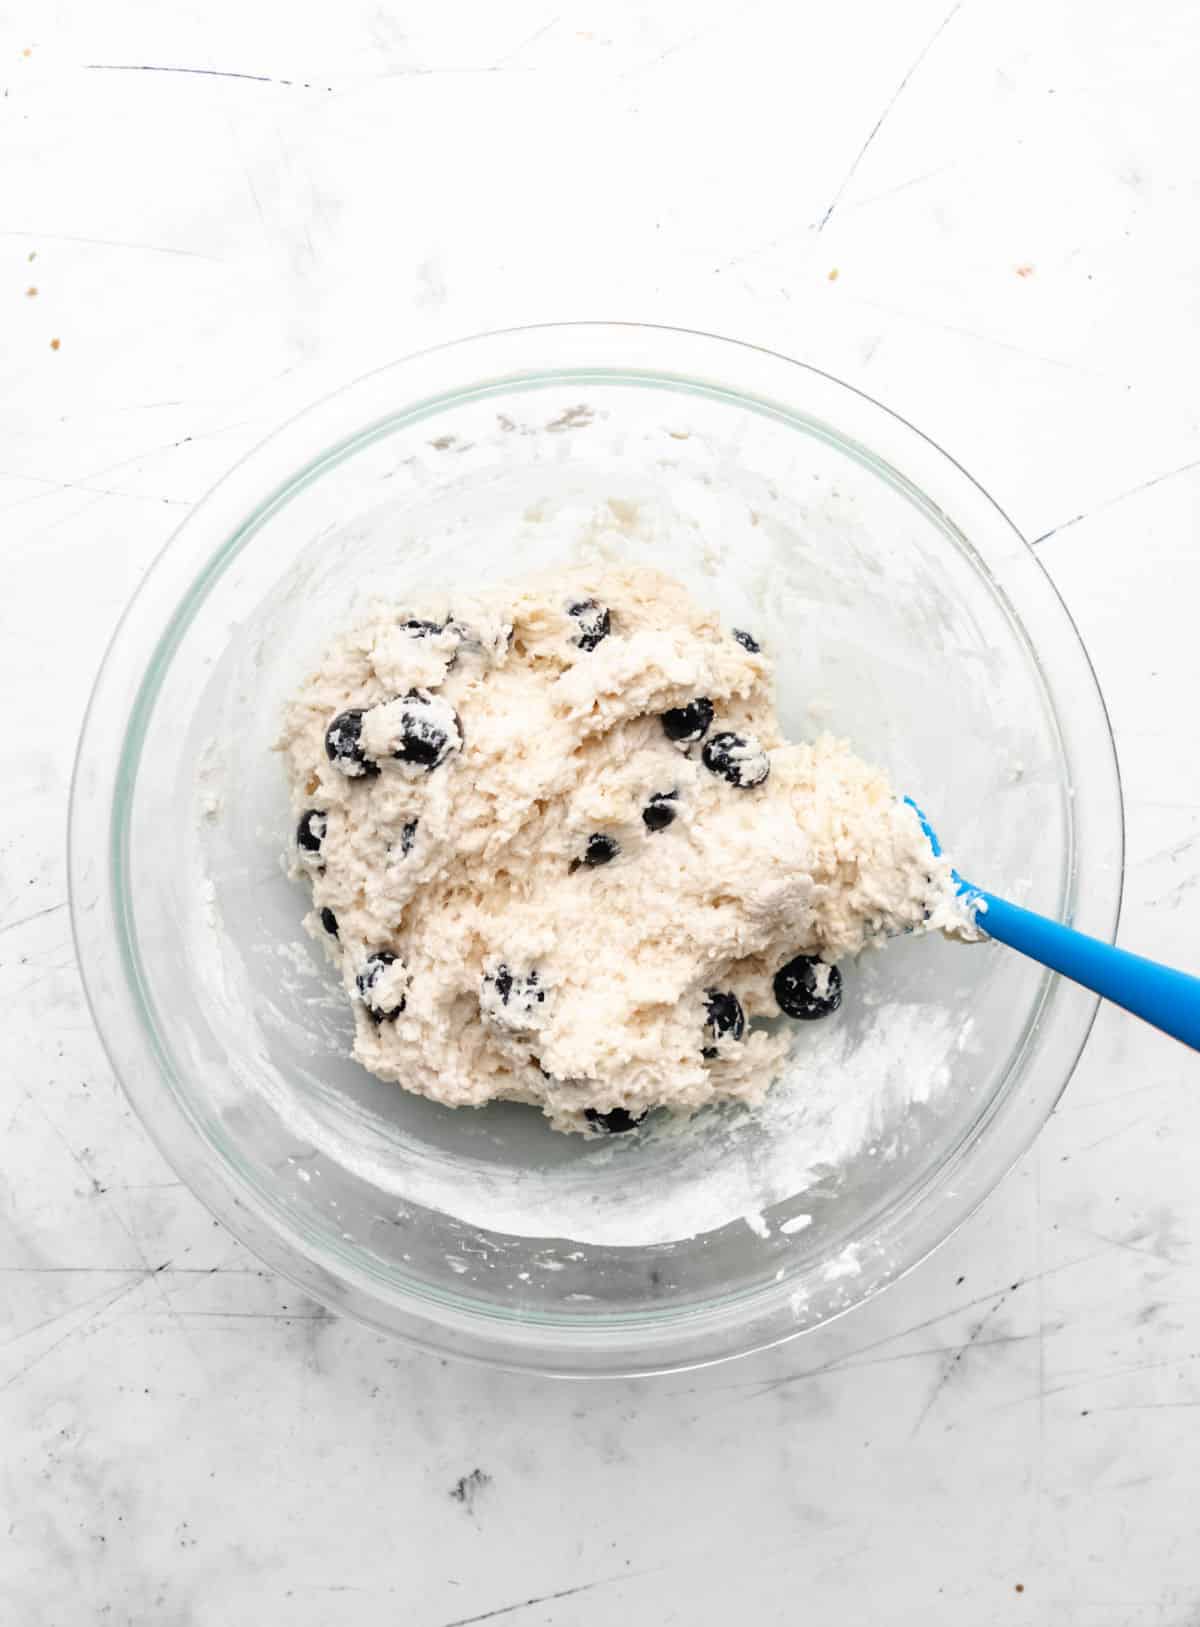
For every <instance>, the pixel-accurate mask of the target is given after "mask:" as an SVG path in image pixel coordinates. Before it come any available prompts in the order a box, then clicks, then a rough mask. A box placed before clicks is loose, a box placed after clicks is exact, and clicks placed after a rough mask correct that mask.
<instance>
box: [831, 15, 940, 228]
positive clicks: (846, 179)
mask: <svg viewBox="0 0 1200 1627" xmlns="http://www.w3.org/2000/svg"><path fill="white" fill-rule="evenodd" d="M962 6H963V0H955V4H954V5H953V6H951V8H950V10H949V11H948V12H947V13H946V15H945V16H944V17H943V18H942V20H941V22H940V23H939V24H938V26H937V27H936V28H935V29H934V31H933V33H932V34H931V35H930V37H929V38H928V40H926V42H925V44H924V45H923V46H922V48H921V50H920V51H919V52H918V54H917V56H916V58H915V59H914V61H913V62H912V64H911V66H910V67H909V69H908V72H907V73H906V74H905V75H904V78H903V79H902V80H901V81H900V83H899V84H898V85H897V86H896V88H895V90H894V91H893V92H892V95H891V98H890V99H889V101H888V102H887V103H886V104H885V106H884V109H883V112H882V113H881V114H880V115H879V117H878V118H877V119H876V120H875V123H874V124H873V125H872V127H871V131H870V134H869V135H868V136H867V139H866V140H865V141H864V142H863V144H862V146H861V147H860V148H859V149H858V152H857V154H856V155H855V158H854V162H853V163H852V164H851V165H850V168H849V169H848V170H847V171H846V173H845V175H844V176H843V177H842V184H841V185H840V186H839V187H838V189H837V191H836V192H835V193H834V195H833V198H832V199H831V201H830V204H829V207H828V209H826V211H825V213H824V214H823V215H822V216H821V219H820V221H819V223H818V225H817V236H818V237H819V236H820V235H821V233H822V232H823V231H824V230H825V228H826V226H828V224H829V221H830V218H831V216H832V215H833V211H834V210H835V209H836V208H837V206H838V204H839V203H841V201H842V198H843V197H844V196H845V193H846V188H847V187H848V186H849V185H850V183H851V181H852V180H853V179H854V176H855V173H856V172H857V170H858V166H859V165H860V164H861V163H862V161H863V159H864V158H865V157H866V156H867V153H868V151H869V150H870V147H871V144H872V142H873V141H874V140H875V138H876V136H877V135H878V134H879V132H880V131H881V130H882V129H883V127H884V125H885V124H886V122H887V118H888V115H889V113H891V111H892V109H893V108H894V107H895V105H896V103H897V102H898V101H899V100H900V98H901V96H903V95H904V92H905V91H906V90H907V89H908V86H909V82H910V80H911V79H912V77H913V75H914V74H915V73H916V71H917V69H918V68H919V67H920V66H921V64H922V62H924V60H925V58H926V57H927V56H928V55H929V53H930V51H932V50H933V48H934V46H935V45H936V44H937V42H938V40H940V39H941V37H942V35H943V34H944V33H945V31H946V29H947V28H949V26H950V24H951V23H952V22H953V21H954V19H955V17H956V16H957V15H958V13H959V12H960V11H961V10H962Z"/></svg>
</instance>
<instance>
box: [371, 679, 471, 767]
mask: <svg viewBox="0 0 1200 1627" xmlns="http://www.w3.org/2000/svg"><path fill="white" fill-rule="evenodd" d="M389 717H390V718H391V719H392V720H393V725H394V726H393V727H392V729H391V734H390V738H389V740H388V749H389V752H390V755H391V756H392V758H393V759H394V760H395V761H396V762H398V763H402V764H403V765H404V767H405V768H415V769H417V770H418V771H419V772H420V773H423V774H432V773H433V771H434V769H435V768H440V767H441V766H442V764H443V763H444V762H445V761H446V759H447V757H450V756H452V755H453V754H454V752H456V751H458V750H460V749H461V747H462V725H461V724H460V722H459V720H458V713H457V712H456V711H455V710H454V708H453V707H452V706H451V705H450V704H449V702H448V701H444V700H442V699H441V698H440V697H439V696H437V695H431V694H430V693H429V691H428V690H427V689H412V690H410V691H409V693H408V694H407V695H405V696H404V698H403V700H402V701H400V702H395V701H393V702H391V703H390V707H389Z"/></svg>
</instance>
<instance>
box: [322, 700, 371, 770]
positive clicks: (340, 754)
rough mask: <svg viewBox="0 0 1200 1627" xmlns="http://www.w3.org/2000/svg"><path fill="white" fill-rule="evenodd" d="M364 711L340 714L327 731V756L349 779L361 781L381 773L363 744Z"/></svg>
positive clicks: (360, 709)
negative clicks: (365, 777)
mask: <svg viewBox="0 0 1200 1627" xmlns="http://www.w3.org/2000/svg"><path fill="white" fill-rule="evenodd" d="M362 724H363V709H362V708H361V707H355V708H352V709H351V710H350V711H349V712H339V713H338V715H337V716H336V717H335V718H334V720H333V722H332V723H331V724H330V725H329V727H328V728H327V729H326V730H325V755H326V756H327V757H328V758H329V761H330V762H331V763H332V764H333V766H334V768H336V769H340V770H341V772H342V773H343V774H345V775H346V777H347V779H351V780H355V779H361V778H363V777H364V776H367V777H369V776H370V775H372V774H378V773H379V764H378V763H374V762H372V761H371V759H370V758H369V757H368V756H367V754H366V751H365V749H364V747H363V743H362V739H361V736H362Z"/></svg>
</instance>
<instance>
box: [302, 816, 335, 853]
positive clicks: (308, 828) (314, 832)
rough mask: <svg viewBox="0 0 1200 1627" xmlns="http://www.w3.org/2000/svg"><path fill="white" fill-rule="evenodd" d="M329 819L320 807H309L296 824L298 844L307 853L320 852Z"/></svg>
mask: <svg viewBox="0 0 1200 1627" xmlns="http://www.w3.org/2000/svg"><path fill="white" fill-rule="evenodd" d="M328 824H329V821H328V820H327V819H326V817H325V815H324V814H323V813H322V812H321V810H320V809H319V808H308V809H307V810H306V811H305V812H304V813H302V814H301V815H300V823H299V824H298V825H297V826H296V845H297V846H298V847H299V848H301V850H302V851H303V852H305V853H319V852H320V851H321V843H322V842H323V841H324V840H325V831H326V829H327V828H328Z"/></svg>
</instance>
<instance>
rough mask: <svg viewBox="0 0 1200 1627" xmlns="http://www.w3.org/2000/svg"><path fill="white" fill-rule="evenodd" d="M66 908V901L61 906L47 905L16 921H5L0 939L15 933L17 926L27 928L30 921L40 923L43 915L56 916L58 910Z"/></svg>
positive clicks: (0, 932)
mask: <svg viewBox="0 0 1200 1627" xmlns="http://www.w3.org/2000/svg"><path fill="white" fill-rule="evenodd" d="M66 907H67V902H66V899H63V901H62V903H61V904H47V905H46V908H45V909H44V910H34V912H33V914H32V915H22V916H21V918H20V919H19V920H17V921H6V922H5V923H4V925H3V926H0V937H3V935H4V933H6V932H15V931H16V930H17V928H18V927H19V926H28V925H29V923H30V922H31V921H40V920H41V919H42V917H43V916H44V915H56V914H57V913H58V911H59V910H65V909H66Z"/></svg>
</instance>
